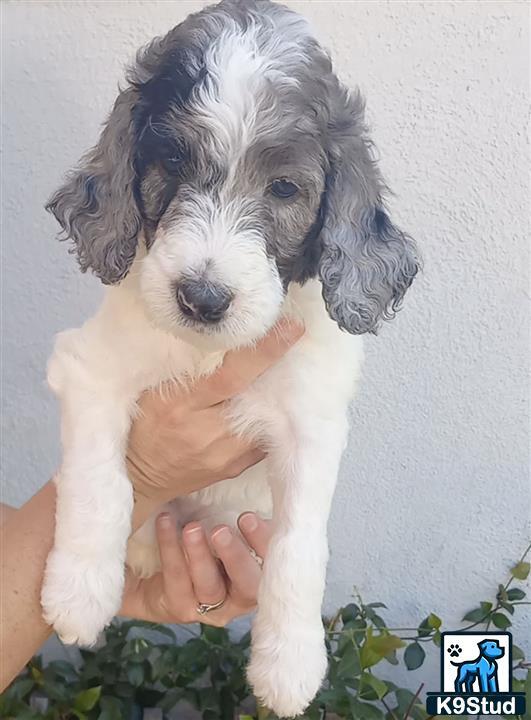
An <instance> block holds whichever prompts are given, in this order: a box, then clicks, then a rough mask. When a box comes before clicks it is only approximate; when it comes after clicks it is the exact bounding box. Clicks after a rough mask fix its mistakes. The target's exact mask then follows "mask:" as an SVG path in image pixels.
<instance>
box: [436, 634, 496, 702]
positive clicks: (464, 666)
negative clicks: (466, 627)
mask: <svg viewBox="0 0 531 720" xmlns="http://www.w3.org/2000/svg"><path fill="white" fill-rule="evenodd" d="M478 648H479V654H478V656H477V658H475V659H474V660H472V661H470V660H465V661H463V662H455V661H454V660H451V661H450V662H451V663H452V665H455V666H456V667H457V672H456V676H455V681H454V682H455V692H457V693H471V692H474V683H475V682H476V680H477V681H478V684H479V692H482V693H489V692H491V693H497V692H499V691H500V688H499V684H498V660H499V658H501V657H503V656H504V654H505V648H503V647H500V642H499V640H496V639H494V640H489V639H487V640H482V641H481V642H478ZM460 651H461V647H460V645H457V644H452V645H450V647H449V648H448V652H449V654H450V657H458V656H459V655H460V654H461V653H460Z"/></svg>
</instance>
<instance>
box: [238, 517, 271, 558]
mask: <svg viewBox="0 0 531 720" xmlns="http://www.w3.org/2000/svg"><path fill="white" fill-rule="evenodd" d="M238 527H239V528H240V531H241V534H242V535H243V537H244V538H245V540H246V542H247V543H248V545H249V547H251V548H252V549H253V550H254V551H255V553H256V554H257V555H258V556H259V557H261V558H262V559H264V558H265V556H266V553H267V547H268V545H269V541H270V540H271V535H272V527H271V522H270V521H268V520H262V518H261V517H259V516H258V515H256V513H252V512H246V513H243V514H242V515H240V517H239V518H238Z"/></svg>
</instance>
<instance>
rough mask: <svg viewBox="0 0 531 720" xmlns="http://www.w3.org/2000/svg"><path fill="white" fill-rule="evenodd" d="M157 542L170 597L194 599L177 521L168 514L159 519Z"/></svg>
mask: <svg viewBox="0 0 531 720" xmlns="http://www.w3.org/2000/svg"><path fill="white" fill-rule="evenodd" d="M156 527H157V540H158V543H159V553H160V565H161V572H162V577H163V579H164V586H165V588H166V591H167V594H168V596H170V597H175V598H179V600H183V599H184V598H186V597H189V598H191V599H193V597H194V589H193V586H192V580H191V578H190V573H189V570H188V564H187V562H186V558H185V556H184V552H183V549H182V547H181V543H180V542H179V535H178V533H177V527H176V524H175V521H174V520H173V518H172V517H171V515H169V514H168V513H163V514H162V515H159V517H158V518H157V525H156Z"/></svg>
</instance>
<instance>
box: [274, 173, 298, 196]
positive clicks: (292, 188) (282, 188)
mask: <svg viewBox="0 0 531 720" xmlns="http://www.w3.org/2000/svg"><path fill="white" fill-rule="evenodd" d="M270 189H271V193H272V194H273V195H274V196H275V197H277V198H281V199H283V200H285V199H286V198H290V197H293V196H294V195H296V194H297V193H298V192H299V188H298V187H297V185H295V183H293V182H291V181H290V180H286V178H279V179H278V180H273V182H272V183H271V186H270Z"/></svg>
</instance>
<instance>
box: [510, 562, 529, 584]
mask: <svg viewBox="0 0 531 720" xmlns="http://www.w3.org/2000/svg"><path fill="white" fill-rule="evenodd" d="M530 567H531V566H530V564H529V563H528V562H524V561H523V560H522V561H521V562H519V563H518V564H517V565H515V566H514V567H513V568H511V575H512V576H513V578H516V579H517V580H526V578H527V576H528V575H529V568H530Z"/></svg>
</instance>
